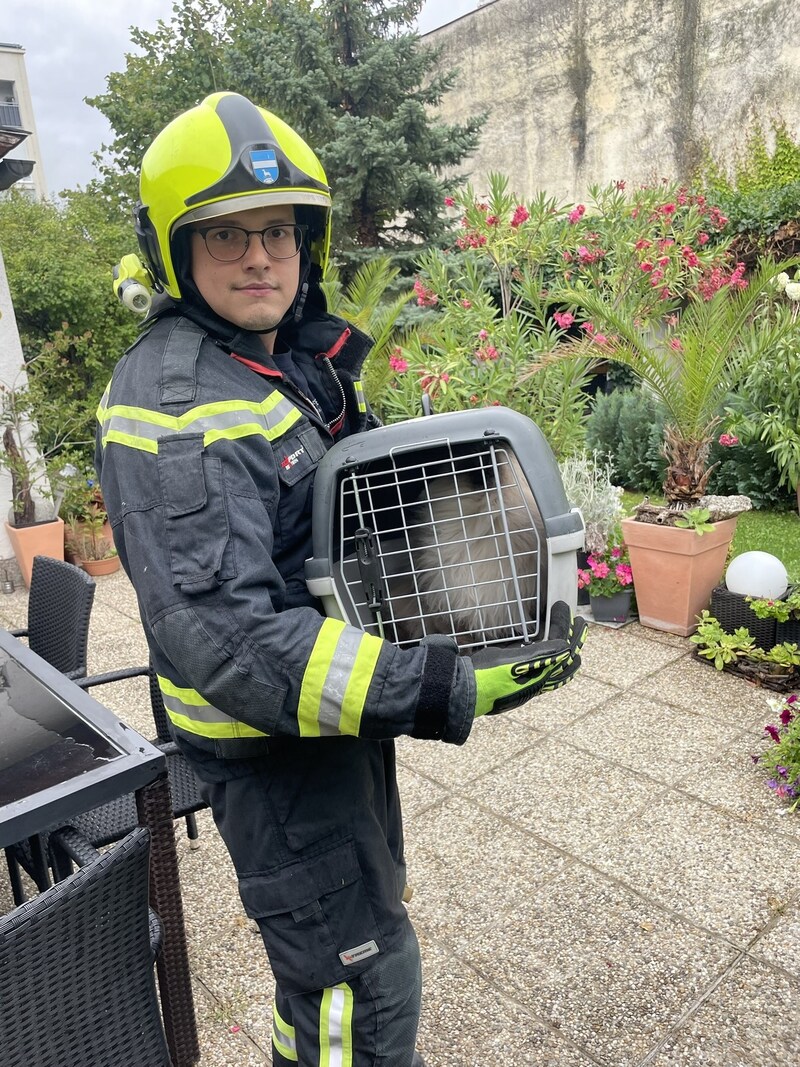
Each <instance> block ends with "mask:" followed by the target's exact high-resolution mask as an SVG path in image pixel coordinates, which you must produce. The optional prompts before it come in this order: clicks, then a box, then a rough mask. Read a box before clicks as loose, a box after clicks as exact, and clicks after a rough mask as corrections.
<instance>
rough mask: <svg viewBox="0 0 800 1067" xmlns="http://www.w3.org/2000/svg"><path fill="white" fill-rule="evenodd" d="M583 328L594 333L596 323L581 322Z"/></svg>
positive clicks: (589, 332)
mask: <svg viewBox="0 0 800 1067" xmlns="http://www.w3.org/2000/svg"><path fill="white" fill-rule="evenodd" d="M581 329H582V330H585V331H586V332H587V333H588V334H592V333H594V329H595V327H594V323H593V322H582V323H581Z"/></svg>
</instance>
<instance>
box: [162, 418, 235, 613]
mask: <svg viewBox="0 0 800 1067" xmlns="http://www.w3.org/2000/svg"><path fill="white" fill-rule="evenodd" d="M158 477H159V481H160V485H161V495H162V500H163V501H164V515H165V525H166V531H167V542H168V544H169V557H170V567H171V570H172V581H173V584H174V585H177V586H180V588H181V590H182V592H184V593H202V592H206V591H208V590H210V589H213V588H215V587H216V586H217V585H219V583H220V582H222V581H225V580H226V579H228V578H233V577H234V576H235V574H236V568H235V566H234V559H233V547H232V545H231V544H230V526H229V523H228V509H227V505H226V501H225V487H224V483H223V478H222V463H221V461H220V460H219V459H216V458H215V457H213V456H208V455H206V454H205V452H204V448H203V435H202V434H186V435H183V436H177V437H166V438H163V437H162V438H161V439H160V440H159V442H158Z"/></svg>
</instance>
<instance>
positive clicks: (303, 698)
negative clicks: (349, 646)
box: [297, 619, 345, 737]
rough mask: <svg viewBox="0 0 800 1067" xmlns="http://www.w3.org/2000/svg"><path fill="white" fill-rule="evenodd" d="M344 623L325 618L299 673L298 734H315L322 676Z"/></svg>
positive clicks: (322, 681)
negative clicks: (304, 666)
mask: <svg viewBox="0 0 800 1067" xmlns="http://www.w3.org/2000/svg"><path fill="white" fill-rule="evenodd" d="M344 629H345V623H343V622H341V621H340V620H339V619H326V620H325V621H324V622H323V624H322V626H320V628H319V633H318V634H317V639H316V641H315V642H314V647H313V649H312V650H311V656H310V657H309V660H308V665H307V666H306V670H305V674H304V675H303V684H302V686H301V687H300V700H299V702H298V705H297V725H298V727H299V728H300V736H301V737H319V736H320V724H319V712H320V705H321V703H322V692H323V687H324V685H325V679H326V678H327V677H328V671H329V669H330V666H331V662H332V660H333V654H334V652H335V651H336V645H337V643H338V641H339V637H340V635H341V633H342V631H343V630H344Z"/></svg>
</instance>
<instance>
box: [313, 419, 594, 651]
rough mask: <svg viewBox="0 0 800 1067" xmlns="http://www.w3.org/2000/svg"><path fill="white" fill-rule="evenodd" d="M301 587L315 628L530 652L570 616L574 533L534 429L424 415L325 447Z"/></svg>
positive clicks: (578, 537) (509, 422) (579, 538)
mask: <svg viewBox="0 0 800 1067" xmlns="http://www.w3.org/2000/svg"><path fill="white" fill-rule="evenodd" d="M313 508H314V511H313V552H314V556H313V558H312V559H310V560H307V561H306V582H307V584H308V587H309V590H310V592H311V593H312V594H313V595H314V596H316V597H319V598H320V599H321V600H322V601H323V604H324V606H325V610H326V612H327V614H328V615H329V616H332V617H335V618H339V619H343V620H344V621H346V622H348V623H351V624H352V625H355V626H359V627H361V629H363V630H366V631H367V632H368V633H371V634H375V635H377V636H379V637H384V638H386V639H387V640H389V641H392V642H394V643H395V644H397V645H399V646H401V647H408V646H411V645H414V644H417V643H418V642H419V641H420V640H421V639H422V638H423V637H427V636H430V635H432V634H447V635H450V636H451V637H453V638H455V640H456V641H457V642H458V644H459V646H460V647H461V649H462V650H463V651H465V652H466V651H470V650H475V649H477V648H483V647H485V646H486V645H491V644H499V643H503V642H508V641H514V640H516V641H521V642H524V643H527V642H530V641H538V640H543V639H544V638H545V637H546V636H547V632H548V626H549V621H550V609H551V606H552V604H553V603H554V602H555V601H557V600H565V601H566V602H567V603H568V604H569V605H570V606H571V607H572V608H573V610H574V609H575V606H576V599H577V555H576V553H577V550H578V549H579V548H581V547H582V546H583V532H584V531H583V520H582V518H581V515H580V512H579V511H578V510H577V509H570V505H569V504H568V502H567V498H566V496H565V494H564V488H563V486H562V483H561V475H560V472H559V469H558V464H557V463H556V460H555V457H554V455H553V453H552V451H551V449H550V446H549V445H548V444H547V442H546V440H545V438H544V436H543V434H542V433H541V431H540V430H539V428H538V427H537V426H536V425H535V423H533V422H531V420H530V419H528V418H527V417H526V416H524V415H520V414H518V413H517V412H514V411H511V410H509V409H507V408H494V409H491V410H486V409H483V410H475V411H460V412H455V413H452V414H440V415H431V416H426V417H423V418H419V419H412V420H409V421H408V422H403V423H395V424H393V425H390V426H384V427H380V428H378V429H375V430H371V431H369V432H367V433H361V434H356V435H354V436H353V437H349V438H347V439H346V440H344V441H341V442H339V443H338V444H336V445H334V446H333V448H332V449H331V450H330V451H329V452H328V453H327V455H326V456H325V457H324V458H323V460H322V462H321V463H320V465H319V468H318V470H317V474H316V481H315V486H314V503H313Z"/></svg>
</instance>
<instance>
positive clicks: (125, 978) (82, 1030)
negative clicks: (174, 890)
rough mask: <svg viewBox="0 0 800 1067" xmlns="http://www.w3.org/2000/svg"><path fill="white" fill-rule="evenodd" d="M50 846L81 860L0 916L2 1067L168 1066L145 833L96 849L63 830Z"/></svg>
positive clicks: (138, 831)
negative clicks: (78, 866)
mask: <svg viewBox="0 0 800 1067" xmlns="http://www.w3.org/2000/svg"><path fill="white" fill-rule="evenodd" d="M51 847H54V848H56V847H57V848H58V849H59V850H61V851H62V852H63V851H66V853H67V854H68V855H70V856H71V857H72V858H73V859H77V860H78V861H79V862H83V863H85V864H86V865H85V866H83V867H81V869H79V870H78V871H77V872H76V873H75V874H72V875H70V876H69V877H67V878H66V879H65V880H64V881H61V882H58V883H57V884H56V885H54V886H53V887H52V889H48V890H47V891H46V892H44V893H42V894H41V895H40V896H38V897H35V898H34V899H33V900H31V901H29V902H28V903H26V904H23V905H21V906H20V907H18V908H16V909H15V910H14V911H12V912H10V913H9V914H8V915H5V916H3V917H2V918H0V1049H2V1063H3V1067H78V1065H80V1067H110V1065H112V1064H113V1067H143V1065H144V1064H146V1065H147V1067H170V1057H169V1052H168V1050H167V1044H166V1040H165V1036H164V1030H163V1027H162V1023H161V1017H160V1013H159V1006H158V1000H157V996H156V987H155V980H154V975H153V962H154V959H155V952H156V950H157V945H158V941H157V938H156V937H155V936H154V935H155V934H156V933H157V923H155V922H153V913H152V912H150V911H149V909H148V904H147V894H148V859H149V851H150V834H149V831H147V830H146V829H143V828H141V827H140V828H137V829H136V830H134V831H133V832H132V833H130V834H129V835H128V836H127V837H125V838H124V839H123V840H122V841H120V842H119V843H118V844H116V845H114V846H113V847H112V848H111V849H109V850H108V851H107V852H105V853H103V854H102V855H100V854H98V853H92V852H90V851H87V848H86V843H85V842H84V841H82V839H81V838H80V837H79V836H78V835H76V834H75V833H74V831H71V830H70V831H65V832H64V831H57V832H56V833H54V834H52V835H51ZM61 862H62V863H63V860H62V861H61Z"/></svg>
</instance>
